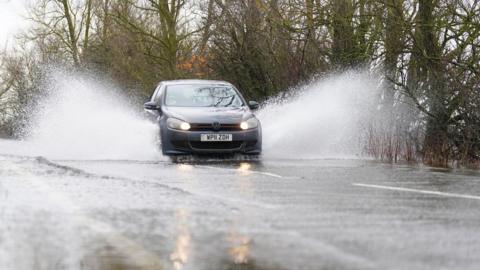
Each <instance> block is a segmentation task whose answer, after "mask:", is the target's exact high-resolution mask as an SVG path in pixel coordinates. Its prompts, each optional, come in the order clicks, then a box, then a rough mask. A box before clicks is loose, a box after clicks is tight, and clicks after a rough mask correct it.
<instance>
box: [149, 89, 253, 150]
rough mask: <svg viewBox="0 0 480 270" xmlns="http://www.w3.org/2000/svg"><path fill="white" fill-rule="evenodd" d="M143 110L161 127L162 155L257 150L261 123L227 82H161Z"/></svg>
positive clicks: (251, 108) (248, 104)
mask: <svg viewBox="0 0 480 270" xmlns="http://www.w3.org/2000/svg"><path fill="white" fill-rule="evenodd" d="M144 108H145V109H146V110H147V111H148V112H149V113H151V114H153V115H154V116H155V117H156V119H157V121H158V123H159V125H160V137H161V147H162V152H163V154H164V155H182V154H224V153H242V154H251V155H259V154H260V153H261V151H262V129H261V125H260V121H259V120H258V119H257V118H256V117H255V115H254V114H253V113H252V111H251V110H253V109H257V108H258V103H257V102H254V101H250V102H249V103H246V102H245V99H244V98H243V97H242V95H241V94H240V93H239V91H238V90H237V89H236V88H235V87H234V86H233V85H232V84H230V83H228V82H223V81H207V80H175V81H164V82H161V83H160V84H159V85H158V87H157V88H156V90H155V92H154V93H153V95H152V98H151V100H150V101H149V102H147V103H145V105H144Z"/></svg>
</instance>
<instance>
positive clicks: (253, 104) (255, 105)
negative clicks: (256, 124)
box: [248, 101, 260, 110]
mask: <svg viewBox="0 0 480 270" xmlns="http://www.w3.org/2000/svg"><path fill="white" fill-rule="evenodd" d="M248 107H250V109H252V110H256V109H258V107H260V104H258V102H256V101H249V102H248Z"/></svg>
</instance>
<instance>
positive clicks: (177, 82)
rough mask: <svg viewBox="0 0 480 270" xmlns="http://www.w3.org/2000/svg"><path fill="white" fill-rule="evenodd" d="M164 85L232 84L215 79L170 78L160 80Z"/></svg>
mask: <svg viewBox="0 0 480 270" xmlns="http://www.w3.org/2000/svg"><path fill="white" fill-rule="evenodd" d="M160 83H161V84H164V85H179V84H217V85H232V84H231V83H229V82H226V81H216V80H198V79H191V80H171V81H162V82H160Z"/></svg>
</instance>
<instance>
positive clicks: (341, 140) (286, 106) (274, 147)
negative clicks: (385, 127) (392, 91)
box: [257, 71, 379, 158]
mask: <svg viewBox="0 0 480 270" xmlns="http://www.w3.org/2000/svg"><path fill="white" fill-rule="evenodd" d="M378 90H379V81H378V80H377V79H375V78H374V77H373V76H371V75H369V73H368V72H354V71H351V72H346V73H343V74H339V75H338V74H337V75H332V76H329V77H327V78H324V79H320V80H317V81H314V82H312V83H310V84H308V85H306V86H304V87H301V88H299V89H298V90H296V91H294V93H295V94H294V96H293V97H289V98H278V97H276V98H273V99H271V100H270V101H268V102H267V103H266V104H265V105H264V106H263V109H262V110H260V111H259V112H258V113H257V115H258V117H259V118H260V120H261V122H262V125H263V149H264V153H263V156H264V157H265V158H352V157H358V156H359V155H360V154H361V150H362V145H361V140H362V134H364V131H365V127H366V126H367V124H368V121H369V119H371V117H372V114H373V113H375V108H376V104H377V98H378V92H379V91H378Z"/></svg>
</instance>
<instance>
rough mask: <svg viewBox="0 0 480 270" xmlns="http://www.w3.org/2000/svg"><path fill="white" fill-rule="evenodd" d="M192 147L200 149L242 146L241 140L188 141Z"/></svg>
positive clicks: (230, 148)
mask: <svg viewBox="0 0 480 270" xmlns="http://www.w3.org/2000/svg"><path fill="white" fill-rule="evenodd" d="M190 145H191V146H192V148H195V149H200V150H233V149H238V148H240V147H241V146H242V142H197V141H195V142H190Z"/></svg>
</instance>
